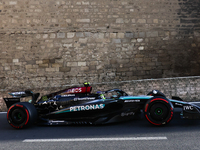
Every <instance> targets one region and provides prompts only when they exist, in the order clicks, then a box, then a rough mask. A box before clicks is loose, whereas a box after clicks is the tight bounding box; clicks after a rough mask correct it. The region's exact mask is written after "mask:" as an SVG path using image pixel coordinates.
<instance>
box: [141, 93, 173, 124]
mask: <svg viewBox="0 0 200 150" xmlns="http://www.w3.org/2000/svg"><path fill="white" fill-rule="evenodd" d="M156 104H160V106H161V105H162V106H163V107H166V109H167V112H164V113H166V114H167V115H166V117H165V118H163V119H162V120H159V119H155V116H156V115H155V114H152V113H153V111H152V110H151V109H153V108H154V106H155V105H156ZM157 108H159V107H157ZM161 110H162V111H163V109H162V108H161ZM165 111H166V110H165ZM144 112H145V113H144V114H145V117H146V119H147V120H148V121H149V122H150V123H151V124H153V125H157V126H161V125H165V124H167V123H169V122H170V121H171V119H172V117H173V105H172V103H171V102H170V101H169V100H168V99H167V98H165V97H160V96H158V97H153V98H151V99H150V100H149V101H147V103H146V105H145V108H144ZM154 113H155V111H154ZM162 115H165V114H162ZM159 117H160V116H159V115H158V118H159Z"/></svg>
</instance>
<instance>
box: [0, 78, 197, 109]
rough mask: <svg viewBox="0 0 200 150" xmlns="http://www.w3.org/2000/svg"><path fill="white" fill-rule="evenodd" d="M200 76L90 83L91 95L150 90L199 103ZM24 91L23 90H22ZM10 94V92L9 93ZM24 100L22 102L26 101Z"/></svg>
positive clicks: (2, 105) (1, 104)
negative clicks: (118, 91)
mask: <svg viewBox="0 0 200 150" xmlns="http://www.w3.org/2000/svg"><path fill="white" fill-rule="evenodd" d="M199 83H200V76H194V77H176V78H162V79H143V80H131V81H121V82H119V81H118V82H103V83H91V86H92V87H93V90H92V93H96V92H97V91H106V90H110V89H113V88H118V89H122V90H123V91H125V92H127V93H128V94H129V95H146V94H148V93H149V92H150V91H151V90H153V89H157V90H160V91H161V92H163V93H164V94H165V95H166V96H167V98H171V97H172V96H179V97H181V98H182V99H183V100H184V101H200V84H199ZM70 86H74V85H65V86H58V87H55V86H52V87H51V86H49V87H46V88H35V89H32V90H33V92H40V93H41V96H42V95H44V94H49V93H52V92H55V91H58V90H62V89H64V88H67V87H70ZM76 86H83V84H77V85H76ZM24 90H25V89H24ZM9 92H11V91H9ZM4 97H8V94H7V93H6V92H1V96H0V111H6V110H7V108H6V106H5V103H4V101H3V98H4ZM29 99H30V98H28V99H24V101H28V100H29Z"/></svg>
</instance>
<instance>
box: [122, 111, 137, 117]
mask: <svg viewBox="0 0 200 150" xmlns="http://www.w3.org/2000/svg"><path fill="white" fill-rule="evenodd" d="M133 115H135V113H134V112H128V113H121V116H122V117H125V116H133Z"/></svg>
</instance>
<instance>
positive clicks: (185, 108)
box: [183, 106, 194, 110]
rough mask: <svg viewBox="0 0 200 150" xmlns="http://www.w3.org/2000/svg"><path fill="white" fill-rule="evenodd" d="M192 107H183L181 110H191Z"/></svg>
mask: <svg viewBox="0 0 200 150" xmlns="http://www.w3.org/2000/svg"><path fill="white" fill-rule="evenodd" d="M193 109H194V108H193V106H183V110H193Z"/></svg>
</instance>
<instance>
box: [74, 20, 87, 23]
mask: <svg viewBox="0 0 200 150" xmlns="http://www.w3.org/2000/svg"><path fill="white" fill-rule="evenodd" d="M76 22H78V23H90V19H76Z"/></svg>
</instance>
